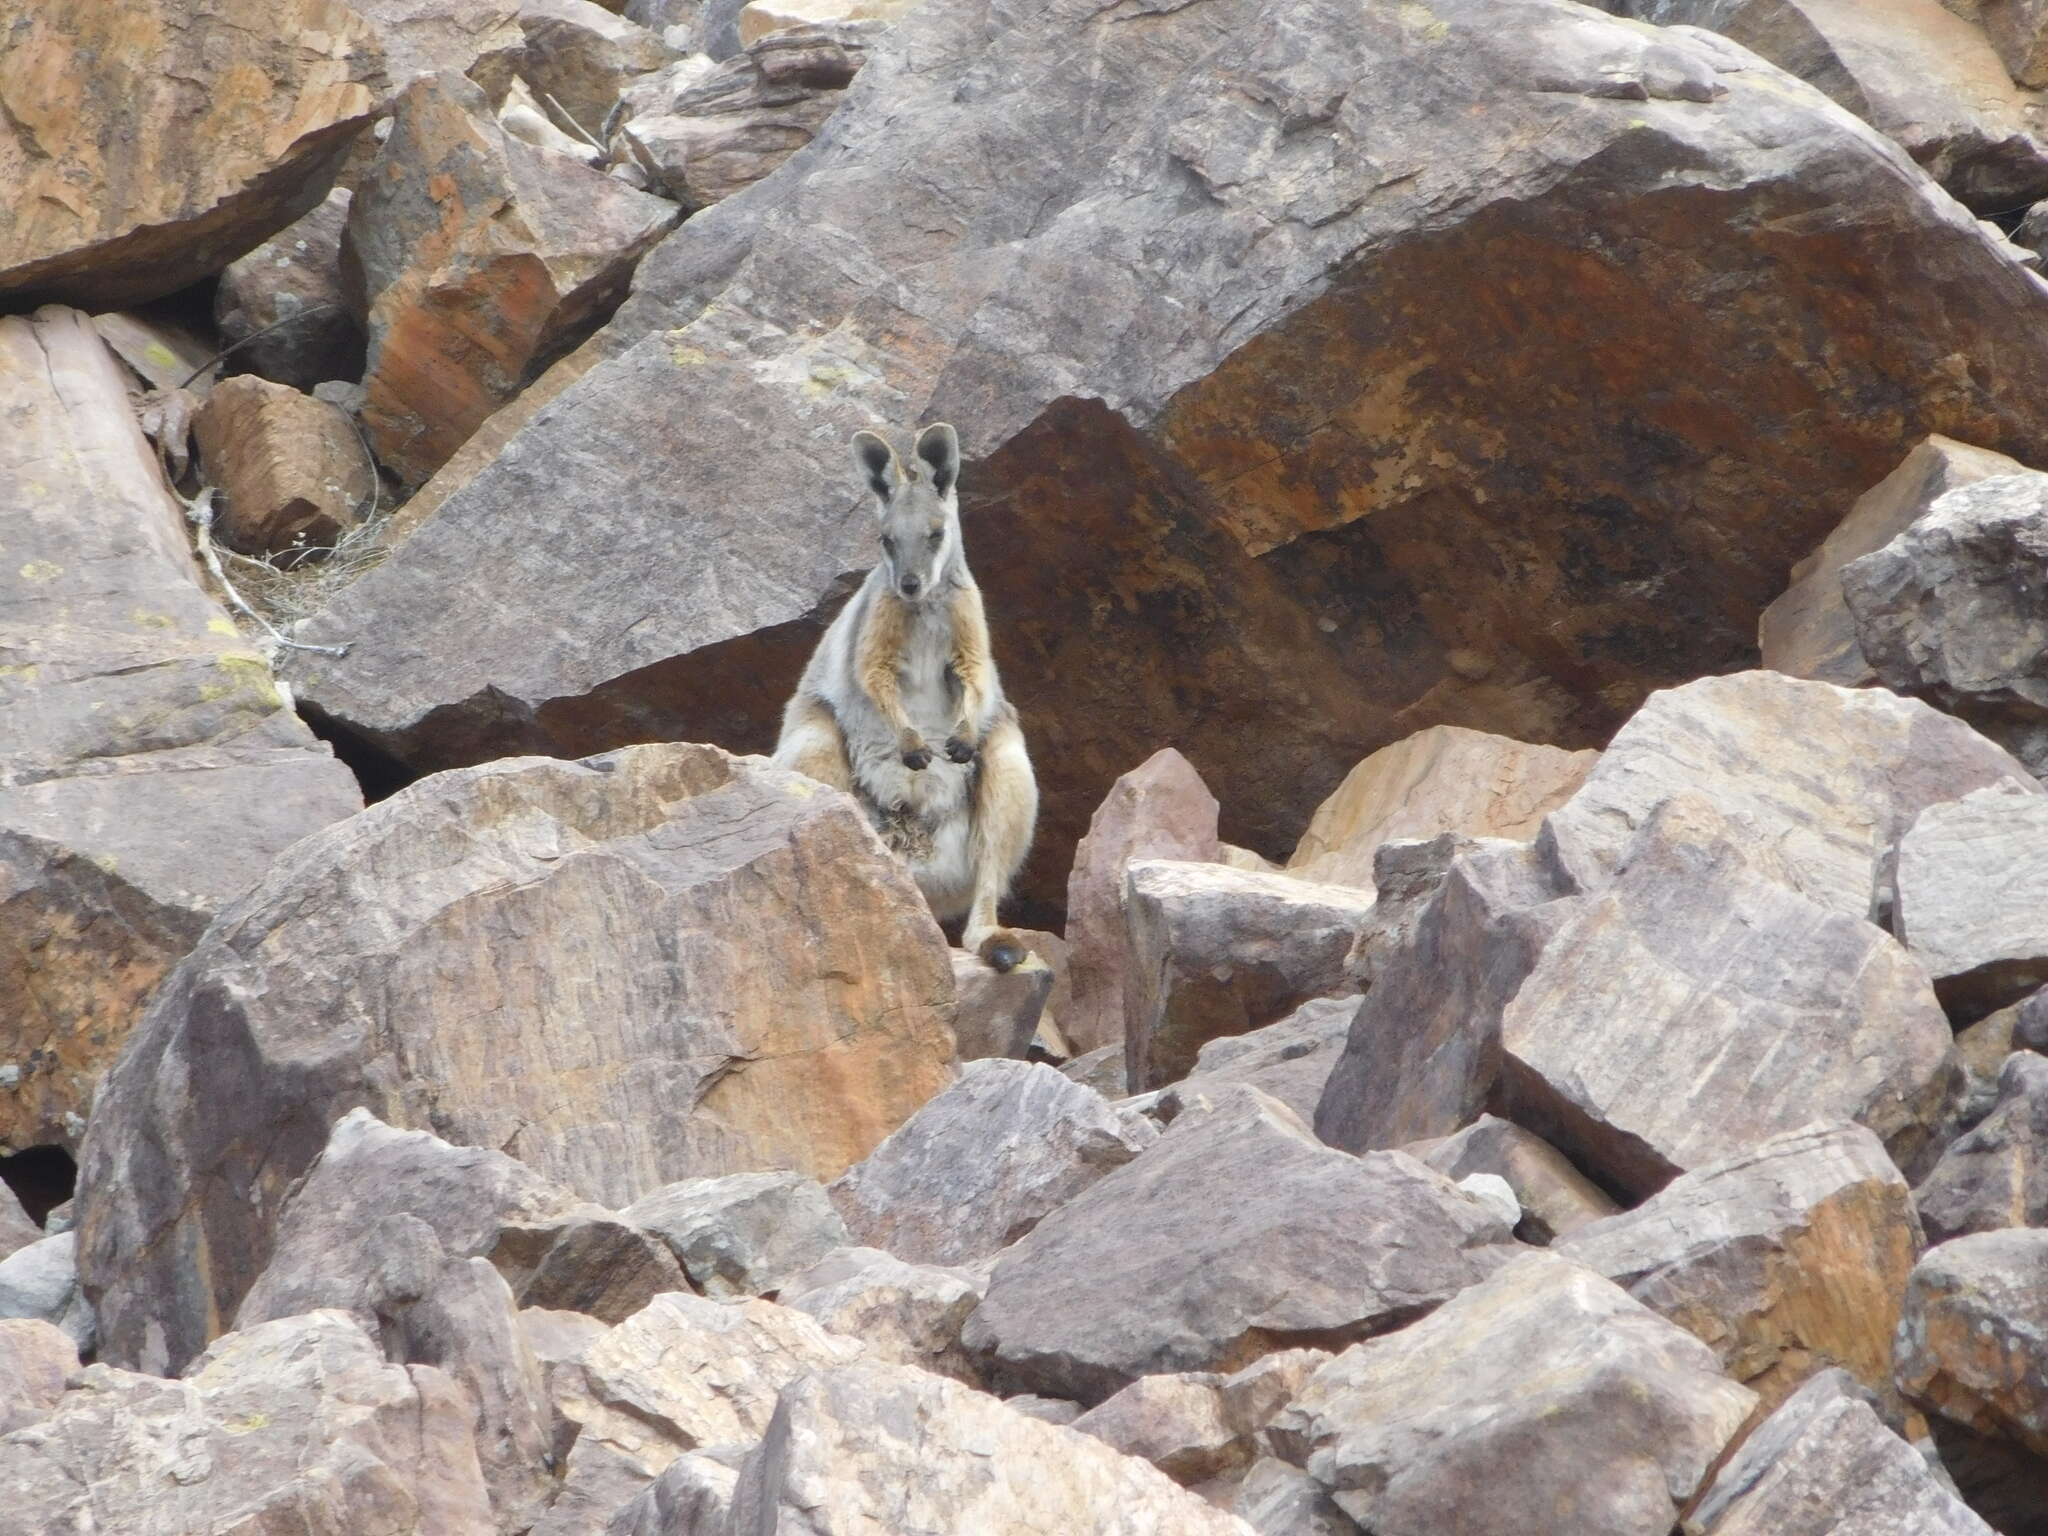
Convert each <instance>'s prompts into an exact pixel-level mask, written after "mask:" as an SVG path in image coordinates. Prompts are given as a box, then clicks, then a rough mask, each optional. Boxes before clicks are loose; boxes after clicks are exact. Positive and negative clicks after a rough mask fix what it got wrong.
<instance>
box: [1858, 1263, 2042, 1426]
mask: <svg viewBox="0 0 2048 1536" xmlns="http://www.w3.org/2000/svg"><path fill="white" fill-rule="evenodd" d="M1895 1370H1896V1374H1897V1380H1898V1385H1899V1390H1900V1391H1901V1392H1903V1393H1905V1395H1906V1397H1907V1398H1908V1400H1910V1401H1911V1402H1913V1403H1915V1404H1917V1405H1919V1406H1920V1407H1922V1408H1925V1409H1927V1410H1929V1411H1930V1412H1933V1413H1938V1414H1940V1415H1941V1416H1942V1417H1943V1418H1945V1419H1948V1420H1951V1421H1952V1422H1954V1423H1956V1424H1960V1425H1962V1426H1964V1427H1965V1428H1967V1429H1971V1430H1974V1431H1976V1432H1977V1433H1978V1434H1981V1435H1986V1436H1990V1437H1991V1438H1993V1439H1999V1440H2007V1441H2011V1442H2014V1443H2015V1444H2017V1445H2019V1446H2021V1447H2023V1448H2025V1449H2026V1450H2027V1451H2028V1452H2030V1453H2031V1454H2032V1455H2034V1456H2037V1457H2041V1456H2048V1231H2043V1230H2041V1229H2039V1228H2025V1229H2018V1228H2015V1229H2011V1230H2007V1231H2000V1232H1974V1233H1971V1234H1969V1235H1968V1236H1966V1237H1958V1238H1955V1239H1953V1240H1952V1241H1950V1242H1946V1243H1942V1244H1940V1245H1939V1246H1937V1247H1934V1248H1930V1249H1928V1250H1927V1253H1926V1255H1925V1256H1924V1257H1923V1258H1922V1259H1921V1260H1920V1262H1919V1263H1918V1264H1917V1265H1915V1266H1914V1268H1913V1275H1912V1280H1911V1283H1910V1284H1908V1286H1907V1287H1906V1297H1905V1310H1904V1315H1903V1316H1902V1318H1901V1320H1900V1323H1899V1330H1898V1349H1897V1356H1896V1361H1895Z"/></svg>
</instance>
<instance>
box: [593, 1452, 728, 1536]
mask: <svg viewBox="0 0 2048 1536" xmlns="http://www.w3.org/2000/svg"><path fill="white" fill-rule="evenodd" d="M748 1449H750V1447H747V1446H720V1447H718V1448H716V1450H715V1451H692V1452H691V1453H690V1454H689V1455H687V1456H678V1457H677V1458H676V1459H675V1460H674V1461H672V1462H670V1463H669V1464H668V1465H667V1466H666V1467H665V1468H663V1469H662V1474H661V1476H659V1477H657V1478H656V1479H655V1480H654V1481H653V1482H651V1483H649V1484H648V1485H647V1486H646V1487H645V1488H643V1489H642V1490H641V1491H640V1492H639V1493H638V1494H636V1495H635V1496H634V1497H633V1498H632V1499H631V1500H630V1501H628V1502H627V1503H626V1504H624V1505H623V1506H621V1507H620V1509H619V1511H618V1513H617V1514H615V1515H613V1516H612V1518H611V1519H610V1521H608V1522H607V1523H606V1524H605V1526H604V1536H675V1533H676V1532H678V1531H704V1532H722V1531H724V1530H726V1529H728V1526H727V1524H726V1522H727V1521H728V1520H729V1519H730V1518H731V1513H732V1498H733V1493H734V1491H735V1490H736V1489H737V1487H738V1485H739V1464H740V1462H741V1460H742V1459H743V1458H744V1455H745V1453H746V1451H747V1450H748Z"/></svg>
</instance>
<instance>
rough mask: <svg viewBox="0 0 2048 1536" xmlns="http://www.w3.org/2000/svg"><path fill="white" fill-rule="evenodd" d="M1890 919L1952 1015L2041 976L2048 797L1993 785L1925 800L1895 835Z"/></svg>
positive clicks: (2046, 948)
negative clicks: (1945, 798)
mask: <svg viewBox="0 0 2048 1536" xmlns="http://www.w3.org/2000/svg"><path fill="white" fill-rule="evenodd" d="M1892 891H1893V896H1892V925H1893V929H1894V931H1895V932H1896V933H1897V934H1898V935H1899V938H1900V940H1901V942H1903V943H1904V944H1905V946H1906V948H1908V949H1909V950H1911V951H1912V952H1913V954H1914V956H1915V957H1916V958H1917V959H1918V960H1919V961H1920V962H1921V963H1922V964H1923V965H1925V966H1926V967H1927V969H1928V971H1929V972H1930V973H1931V974H1932V975H1933V977H1934V988H1935V992H1936V993H1937V994H1938V995H1939V996H1940V998H1941V1000H1942V1002H1943V1004H1944V1005H1946V1006H1947V1007H1948V1009H1949V1010H1950V1012H1951V1014H1953V1015H1957V1016H1960V1017H1962V1018H1964V1019H1970V1018H1975V1017H1978V1016H1980V1015H1982V1014H1986V1013H1989V1012H1991V1011H1993V1010H1994V1009H1998V1008H2002V1007H2004V1006H2006V1005H2007V1004H2009V1003H2014V1002H2017V1001H2019V1000H2020V999H2021V998H2023V997H2026V996H2027V995H2028V994H2029V993H2032V992H2035V991H2037V990H2039V989H2040V988H2041V987H2042V986H2043V985H2044V984H2048V798H2044V797H2043V796H2040V795H2032V794H2028V793H2026V792H2025V791H2024V790H2021V789H2018V788H2016V787H2012V786H2007V785H1992V786H1990V787H1988V788H1985V789H1980V790H1977V791H1975V792H1973V793H1971V794H1968V795H1965V796H1963V797H1962V798H1961V799H1960V800H1951V801H1948V802H1947V803H1946V804H1942V805H1932V806H1929V807H1928V808H1927V809H1926V810H1924V811H1922V812H1921V813H1920V815H1919V816H1918V817H1916V818H1915V819H1914V822H1913V825H1912V826H1911V827H1910V828H1908V829H1907V831H1906V835H1905V836H1904V837H1903V838H1901V839H1900V840H1899V851H1898V861H1897V867H1896V870H1895V872H1894V874H1893V881H1892Z"/></svg>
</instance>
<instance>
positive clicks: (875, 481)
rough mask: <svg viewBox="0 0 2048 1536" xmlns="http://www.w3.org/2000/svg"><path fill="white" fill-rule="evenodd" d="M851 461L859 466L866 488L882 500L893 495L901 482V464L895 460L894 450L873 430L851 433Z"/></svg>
mask: <svg viewBox="0 0 2048 1536" xmlns="http://www.w3.org/2000/svg"><path fill="white" fill-rule="evenodd" d="M853 462H854V463H855V464H857V465H859V466H860V472H861V476H862V478H864V479H865V480H866V481H867V483H868V488H869V489H870V490H872V491H873V492H874V493H875V494H876V495H877V496H879V497H881V498H882V500H884V501H888V500H890V499H891V498H892V497H894V496H895V494H896V488H897V487H898V486H899V485H901V484H902V483H903V466H902V465H901V464H898V463H897V462H896V450H895V449H894V448H891V447H890V446H889V444H888V441H887V440H886V439H884V438H882V437H879V436H877V435H876V434H875V433H873V432H856V433H854V434H853Z"/></svg>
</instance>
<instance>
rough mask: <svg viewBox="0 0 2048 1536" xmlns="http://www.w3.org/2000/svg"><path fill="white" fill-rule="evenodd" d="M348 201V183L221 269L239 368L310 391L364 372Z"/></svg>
mask: <svg viewBox="0 0 2048 1536" xmlns="http://www.w3.org/2000/svg"><path fill="white" fill-rule="evenodd" d="M358 9H361V7H358ZM349 198H350V194H349V192H348V190H347V189H346V188H344V187H336V188H335V189H334V190H333V191H332V192H330V193H328V194H327V197H326V199H325V200H324V201H322V202H320V203H318V204H317V205H315V206H314V208H313V210H312V211H311V212H310V213H308V214H306V215H305V216H304V217H303V218H301V219H299V220H298V221H297V222H296V223H293V224H288V225H286V226H285V227H284V228H283V229H281V230H279V231H278V232H277V233H276V234H274V235H272V236H271V237H270V238H269V239H268V240H266V241H264V242H263V243H262V244H261V245H259V246H257V247H256V249H254V250H253V251H251V252H249V254H248V255H246V256H241V257H237V258H236V259H235V260H234V261H232V262H230V263H229V264H228V266H227V269H226V270H225V271H223V272H222V273H221V275H220V283H219V285H218V286H217V287H216V288H215V289H214V294H213V323H214V324H215V325H216V326H218V327H219V328H220V334H221V340H222V342H223V343H224V344H232V345H234V348H235V350H234V352H233V353H232V354H231V359H230V361H231V365H232V366H233V367H234V368H235V369H236V371H238V372H240V371H243V370H246V371H248V372H250V373H254V374H258V375H260V376H262V377H263V378H266V379H275V380H276V381H277V382H278V383H280V384H289V385H291V387H292V388H294V389H299V390H305V391H307V392H308V393H310V392H311V391H312V389H313V387H314V386H315V385H316V384H324V383H326V382H328V381H329V380H332V379H351V380H353V379H359V378H361V377H362V375H363V328H362V326H361V324H359V323H358V321H357V320H356V317H355V315H354V314H353V313H352V312H351V310H350V309H349V306H348V300H347V296H346V295H345V294H344V293H343V291H342V286H341V232H342V229H343V227H344V226H345V225H346V224H347V223H348V208H349ZM272 326H275V327H276V329H275V330H271V329H269V328H270V327H272ZM259 331H262V332H265V334H263V335H260V336H259V335H257V332H259Z"/></svg>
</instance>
